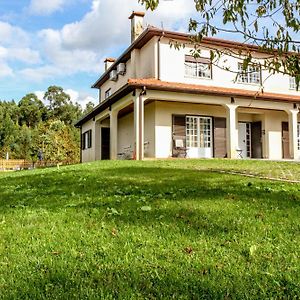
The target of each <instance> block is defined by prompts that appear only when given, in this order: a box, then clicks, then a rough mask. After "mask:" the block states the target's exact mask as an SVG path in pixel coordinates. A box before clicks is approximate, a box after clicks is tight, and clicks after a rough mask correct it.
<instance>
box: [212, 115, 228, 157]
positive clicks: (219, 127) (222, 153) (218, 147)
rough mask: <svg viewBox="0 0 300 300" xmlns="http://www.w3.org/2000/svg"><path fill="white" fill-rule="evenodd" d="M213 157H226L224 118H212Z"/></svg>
mask: <svg viewBox="0 0 300 300" xmlns="http://www.w3.org/2000/svg"><path fill="white" fill-rule="evenodd" d="M214 157H217V158H224V157H227V146H226V118H214Z"/></svg>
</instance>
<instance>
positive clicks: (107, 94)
mask: <svg viewBox="0 0 300 300" xmlns="http://www.w3.org/2000/svg"><path fill="white" fill-rule="evenodd" d="M110 95H111V89H108V90H107V91H105V99H107V98H108V97H109V96H110Z"/></svg>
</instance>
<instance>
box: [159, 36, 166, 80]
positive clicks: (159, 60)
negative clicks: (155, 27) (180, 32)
mask: <svg viewBox="0 0 300 300" xmlns="http://www.w3.org/2000/svg"><path fill="white" fill-rule="evenodd" d="M164 35H165V32H164V31H163V32H162V34H161V36H160V37H159V39H158V41H157V79H158V80H160V40H161V39H162V37H164Z"/></svg>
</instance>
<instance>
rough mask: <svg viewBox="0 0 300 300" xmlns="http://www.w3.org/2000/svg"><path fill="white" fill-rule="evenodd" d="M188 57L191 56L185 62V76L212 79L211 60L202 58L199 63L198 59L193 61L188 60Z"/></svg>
mask: <svg viewBox="0 0 300 300" xmlns="http://www.w3.org/2000/svg"><path fill="white" fill-rule="evenodd" d="M187 57H191V56H188V55H187V56H186V58H185V61H184V74H185V76H186V77H192V78H203V79H212V64H211V62H209V58H204V57H200V58H199V61H197V58H194V59H192V60H194V61H191V60H187ZM206 61H207V62H206Z"/></svg>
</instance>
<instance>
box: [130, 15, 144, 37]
mask: <svg viewBox="0 0 300 300" xmlns="http://www.w3.org/2000/svg"><path fill="white" fill-rule="evenodd" d="M144 16H145V13H143V12H138V11H133V12H132V14H131V15H130V17H129V20H131V43H133V42H134V41H135V40H136V39H137V38H138V37H139V36H140V35H141V33H142V32H143V31H144V26H143V21H144Z"/></svg>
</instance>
